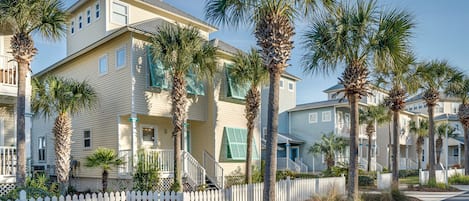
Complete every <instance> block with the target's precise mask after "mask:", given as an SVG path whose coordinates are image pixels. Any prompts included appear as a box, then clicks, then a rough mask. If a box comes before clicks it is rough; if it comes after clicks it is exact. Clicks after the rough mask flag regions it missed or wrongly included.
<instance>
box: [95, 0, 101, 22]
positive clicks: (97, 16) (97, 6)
mask: <svg viewBox="0 0 469 201" xmlns="http://www.w3.org/2000/svg"><path fill="white" fill-rule="evenodd" d="M94 9H95V17H96V19H99V15H100V13H99V12H100V11H101V8H100V7H99V1H98V2H96V5H95V6H94Z"/></svg>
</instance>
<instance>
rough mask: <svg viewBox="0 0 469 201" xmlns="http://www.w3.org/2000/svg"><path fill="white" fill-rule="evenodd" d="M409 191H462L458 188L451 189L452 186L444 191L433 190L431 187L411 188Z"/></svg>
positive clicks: (442, 190)
mask: <svg viewBox="0 0 469 201" xmlns="http://www.w3.org/2000/svg"><path fill="white" fill-rule="evenodd" d="M407 190H408V191H426V192H458V191H461V190H459V189H457V188H454V187H451V186H448V188H447V189H442V188H435V187H433V188H431V187H427V186H412V187H411V186H409V188H407Z"/></svg>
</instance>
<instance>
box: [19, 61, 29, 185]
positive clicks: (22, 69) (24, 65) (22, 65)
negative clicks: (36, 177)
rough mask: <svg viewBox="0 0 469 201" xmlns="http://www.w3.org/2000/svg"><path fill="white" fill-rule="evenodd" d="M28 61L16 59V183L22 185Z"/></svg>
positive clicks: (24, 160) (24, 170)
mask: <svg viewBox="0 0 469 201" xmlns="http://www.w3.org/2000/svg"><path fill="white" fill-rule="evenodd" d="M28 69H29V62H25V61H18V82H17V84H18V97H17V99H16V159H17V161H16V185H17V186H23V185H24V182H25V178H26V132H25V130H26V128H25V121H26V120H25V108H26V107H25V106H26V102H25V100H26V75H27V71H28Z"/></svg>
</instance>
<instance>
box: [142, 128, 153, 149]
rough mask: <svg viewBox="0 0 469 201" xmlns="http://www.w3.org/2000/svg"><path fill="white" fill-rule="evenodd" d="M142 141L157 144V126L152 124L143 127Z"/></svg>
mask: <svg viewBox="0 0 469 201" xmlns="http://www.w3.org/2000/svg"><path fill="white" fill-rule="evenodd" d="M142 141H143V143H144V144H147V145H154V144H156V136H155V128H154V127H151V126H145V127H142Z"/></svg>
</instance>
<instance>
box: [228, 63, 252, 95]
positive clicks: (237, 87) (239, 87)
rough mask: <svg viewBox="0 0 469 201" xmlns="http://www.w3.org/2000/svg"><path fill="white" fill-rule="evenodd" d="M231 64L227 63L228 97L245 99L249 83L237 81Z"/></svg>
mask: <svg viewBox="0 0 469 201" xmlns="http://www.w3.org/2000/svg"><path fill="white" fill-rule="evenodd" d="M231 66H232V65H230V64H225V67H226V68H225V69H226V77H227V79H228V97H231V98H235V99H239V100H245V99H246V94H247V92H248V90H249V84H239V83H235V82H234V80H233V78H232V77H231V72H230V70H231Z"/></svg>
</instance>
